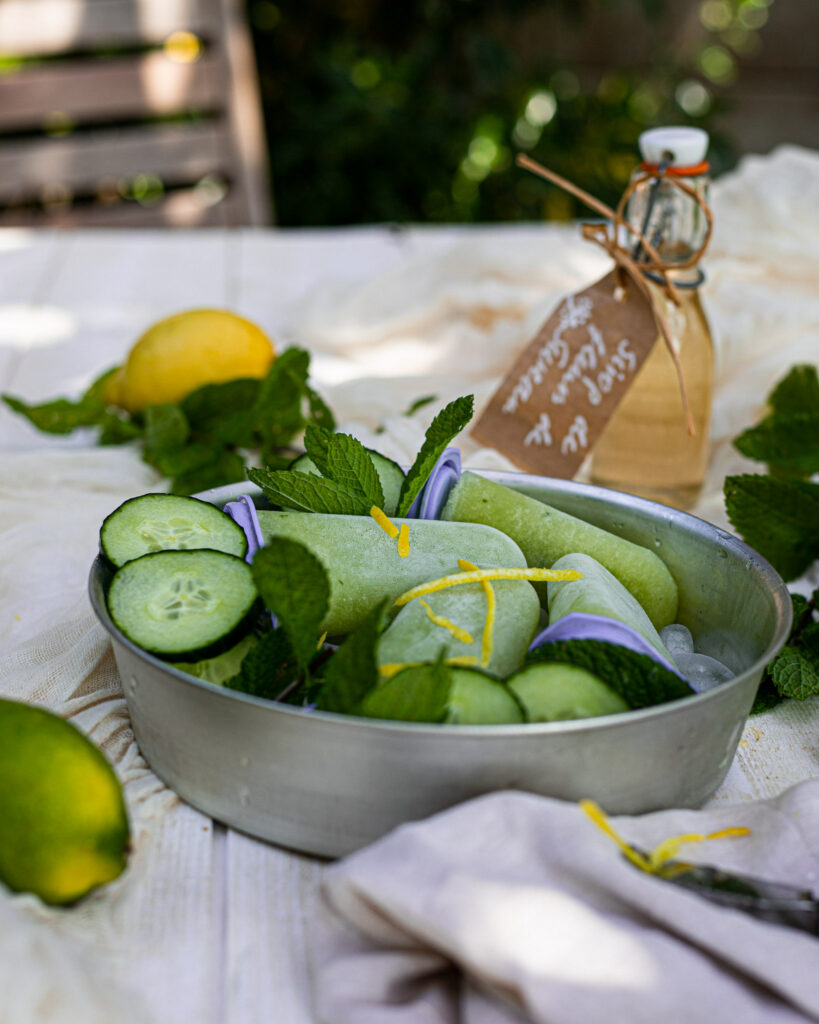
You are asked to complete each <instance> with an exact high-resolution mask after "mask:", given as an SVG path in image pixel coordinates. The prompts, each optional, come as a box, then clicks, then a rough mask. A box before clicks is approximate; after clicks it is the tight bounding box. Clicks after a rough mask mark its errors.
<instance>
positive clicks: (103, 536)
mask: <svg viewBox="0 0 819 1024" xmlns="http://www.w3.org/2000/svg"><path fill="white" fill-rule="evenodd" d="M199 548H210V549H212V550H214V551H225V552H227V553H228V554H229V555H236V556H237V557H239V558H244V556H245V555H246V554H247V537H245V535H244V531H243V530H242V528H241V527H240V526H237V524H236V523H234V521H233V520H232V519H231V518H230V516H228V515H226V514H225V513H224V512H223V511H222V510H221V509H219V508H217V507H216V506H215V505H211V504H209V503H208V502H207V501H201V500H200V499H199V498H187V497H183V496H182V495H179V494H141V495H140V496H139V497H138V498H129V499H128V501H125V502H123V503H122V504H121V505H120V506H119V508H116V509H114V511H113V512H112V513H111V514H110V515H109V516H107V517H106V519H105V520H104V521H103V524H102V526H101V528H100V550H101V551H102V553H103V555H104V556H105V558H106V559H107V560H108V562H109V563H110V564H111V565H112V566H113V567H114V568H115V569H118V568H120V567H121V566H123V565H125V564H126V563H127V562H130V561H133V559H135V558H140V557H141V556H142V555H147V554H149V553H151V552H155V551H187V550H193V549H199Z"/></svg>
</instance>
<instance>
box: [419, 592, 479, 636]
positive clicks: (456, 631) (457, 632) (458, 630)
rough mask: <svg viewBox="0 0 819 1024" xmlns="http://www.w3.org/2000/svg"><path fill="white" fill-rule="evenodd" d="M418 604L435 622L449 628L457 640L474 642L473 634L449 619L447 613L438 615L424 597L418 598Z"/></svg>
mask: <svg viewBox="0 0 819 1024" xmlns="http://www.w3.org/2000/svg"><path fill="white" fill-rule="evenodd" d="M418 604H420V605H421V607H422V608H423V609H424V610H425V611H426V613H427V615H428V616H429V618H430V619H431V620H432V621H433V622H434V623H435V625H436V626H441V627H442V628H443V629H448V630H449V632H450V633H451V634H452V635H453V636H454V637H455V639H456V640H460V641H461V643H463V644H471V643H472V634H471V633H468V632H467V631H466V630H465V629H464V628H463V627H462V626H459V625H457V624H456V623H454V622H452V621H451V620H450V619H448V618H447V617H446V616H445V615H436V614H435V612H434V611H433V610H432V609H431V608H430V606H429V605H428V604H427V602H426V601H425V600H424V599H423V597H421V598H419V599H418Z"/></svg>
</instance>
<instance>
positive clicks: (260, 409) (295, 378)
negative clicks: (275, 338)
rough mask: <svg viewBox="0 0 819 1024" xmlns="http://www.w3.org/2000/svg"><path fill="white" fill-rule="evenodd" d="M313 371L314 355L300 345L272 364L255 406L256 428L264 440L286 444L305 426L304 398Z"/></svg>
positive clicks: (283, 354) (268, 442)
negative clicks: (312, 358) (311, 364)
mask: <svg viewBox="0 0 819 1024" xmlns="http://www.w3.org/2000/svg"><path fill="white" fill-rule="evenodd" d="M309 370H310V354H309V352H305V351H304V349H300V348H288V349H286V350H285V351H284V352H282V354H281V355H280V356H278V358H277V359H276V360H275V361H274V363H273V365H272V366H271V367H270V370H269V371H268V373H267V376H266V377H265V378H264V379H263V380H262V383H261V386H260V388H259V393H258V396H257V398H256V403H255V406H254V419H255V423H256V427H257V430H258V431H259V434H260V435H261V438H262V441H263V442H264V443H266V444H268V445H271V446H274V447H276V446H280V445H286V444H288V443H289V442H290V441H291V440H292V438H293V436H294V435H295V434H297V433H298V432H299V431H300V430H302V429H303V427H304V424H305V417H304V414H303V412H302V400H303V399H304V397H305V395H306V391H307V374H308V372H309Z"/></svg>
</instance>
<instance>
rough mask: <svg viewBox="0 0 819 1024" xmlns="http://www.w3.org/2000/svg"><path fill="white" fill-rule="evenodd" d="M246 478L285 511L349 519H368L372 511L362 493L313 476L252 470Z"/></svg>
mask: <svg viewBox="0 0 819 1024" xmlns="http://www.w3.org/2000/svg"><path fill="white" fill-rule="evenodd" d="M247 475H248V477H249V479H250V480H252V481H253V483H254V484H258V486H259V487H261V489H262V491H264V494H265V496H266V497H267V498H269V499H270V501H272V502H273V504H274V505H280V506H281V507H282V508H292V509H295V510H296V511H297V512H325V513H330V514H335V515H347V516H365V515H367V514H368V513H369V511H370V503H369V502H368V501H367V500H366V498H364V497H363V496H362V494H361V492H360V491H359V490H357V489H356V490H350V489H349V488H347V487H344V486H343V485H342V484H339V483H337V482H336V481H335V480H326V479H325V478H324V477H321V476H316V475H315V474H314V473H301V472H299V471H298V470H280V469H274V470H269V469H249V470H248V471H247Z"/></svg>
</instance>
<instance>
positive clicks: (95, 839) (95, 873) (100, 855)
mask: <svg viewBox="0 0 819 1024" xmlns="http://www.w3.org/2000/svg"><path fill="white" fill-rule="evenodd" d="M0 822H2V828H0V882H3V883H4V884H5V885H7V886H8V887H9V889H11V890H13V891H14V892H33V893H36V895H38V896H39V897H40V898H41V899H42V900H43V901H44V902H46V903H55V904H59V903H72V902H74V901H75V900H77V899H79V898H80V897H81V896H84V895H85V894H86V893H88V892H90V891H91V890H92V889H95V888H97V886H100V885H103V884H104V883H106V882H110V881H111V880H112V879H114V878H116V877H117V876H118V875H119V874H120V873H121V872H122V870H123V869H124V867H125V861H126V854H127V850H128V837H129V829H128V818H127V814H126V810H125V802H124V800H123V796H122V789H121V787H120V784H119V781H118V780H117V777H116V775H115V774H114V771H113V769H112V768H111V766H110V764H109V763H108V761H106V759H105V757H104V756H103V755H102V753H101V752H100V751H99V750H98V749H97V747H95V746H94V744H93V743H91V741H90V740H88V739H87V738H86V737H85V736H84V735H83V734H82V733H81V732H80V731H79V729H77V728H75V727H74V726H73V725H71V724H70V723H69V722H66V721H65V720H64V719H62V718H60V717H59V716H57V715H54V714H52V713H51V712H50V711H46V710H44V709H43V708H39V707H33V706H32V705H30V704H21V703H18V702H17V701H10V700H3V699H0Z"/></svg>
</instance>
